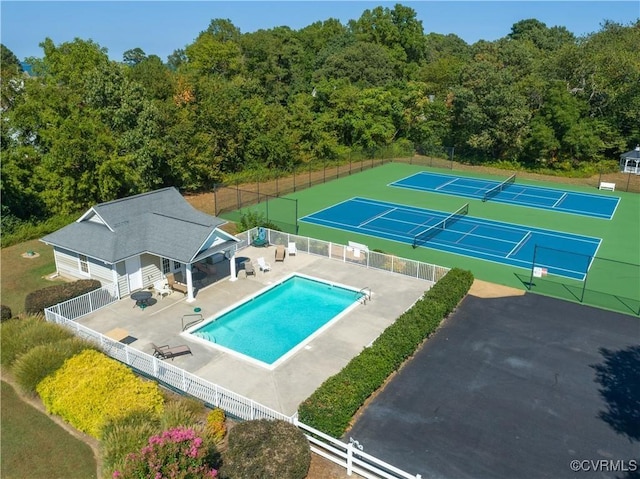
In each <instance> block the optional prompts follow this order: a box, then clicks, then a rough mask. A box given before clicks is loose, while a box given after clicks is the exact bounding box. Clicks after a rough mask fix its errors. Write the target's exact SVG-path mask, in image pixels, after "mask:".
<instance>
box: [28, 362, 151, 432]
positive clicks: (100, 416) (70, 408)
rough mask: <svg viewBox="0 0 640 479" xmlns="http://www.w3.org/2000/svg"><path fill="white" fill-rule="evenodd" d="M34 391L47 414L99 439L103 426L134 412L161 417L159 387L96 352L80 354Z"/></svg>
mask: <svg viewBox="0 0 640 479" xmlns="http://www.w3.org/2000/svg"><path fill="white" fill-rule="evenodd" d="M36 391H37V392H38V394H39V395H40V397H41V398H42V402H43V403H44V405H45V408H46V409H47V411H48V412H49V413H51V414H58V415H59V416H61V417H62V418H63V419H64V420H65V421H67V422H68V423H69V424H71V425H72V426H74V427H75V428H76V429H79V430H80V431H83V432H86V433H87V434H90V435H91V436H93V437H98V436H99V434H100V431H101V429H102V428H103V426H104V425H105V423H106V422H107V421H109V420H111V419H116V418H119V417H124V416H127V415H129V414H131V413H132V412H133V411H148V412H150V413H157V414H160V413H161V412H162V409H163V398H162V394H161V392H160V389H159V387H158V385H157V384H156V383H154V382H151V381H145V380H143V379H140V378H138V377H136V376H135V375H134V374H133V372H131V371H130V370H129V369H128V368H127V367H126V366H124V365H122V364H120V363H118V362H117V361H115V360H113V359H110V358H108V357H106V356H104V355H103V354H101V353H99V352H96V351H83V352H82V353H80V354H76V355H75V356H73V357H72V358H70V359H68V360H67V361H66V362H65V363H64V365H63V366H62V368H60V369H58V370H57V371H56V372H55V373H54V374H53V375H51V376H48V377H46V378H45V379H44V380H43V381H42V382H41V383H40V384H38V387H37V388H36Z"/></svg>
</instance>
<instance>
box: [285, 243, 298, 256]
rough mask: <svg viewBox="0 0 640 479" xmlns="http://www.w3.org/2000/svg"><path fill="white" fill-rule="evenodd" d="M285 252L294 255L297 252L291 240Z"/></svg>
mask: <svg viewBox="0 0 640 479" xmlns="http://www.w3.org/2000/svg"><path fill="white" fill-rule="evenodd" d="M287 252H288V253H289V256H295V255H296V253H298V248H297V247H296V244H295V243H294V242H293V241H290V242H289V245H288V246H287Z"/></svg>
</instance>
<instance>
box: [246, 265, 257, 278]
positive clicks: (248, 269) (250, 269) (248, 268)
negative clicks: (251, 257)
mask: <svg viewBox="0 0 640 479" xmlns="http://www.w3.org/2000/svg"><path fill="white" fill-rule="evenodd" d="M244 271H245V273H246V274H247V276H249V275H250V274H252V275H253V276H255V275H256V270H255V269H254V268H253V263H252V262H251V261H245V262H244Z"/></svg>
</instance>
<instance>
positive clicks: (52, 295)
mask: <svg viewBox="0 0 640 479" xmlns="http://www.w3.org/2000/svg"><path fill="white" fill-rule="evenodd" d="M101 286H102V285H101V284H100V281H97V280H95V279H81V280H78V281H74V282H73V283H64V284H56V285H55V286H49V287H48V288H42V289H38V290H36V291H32V292H31V293H29V294H28V295H27V297H26V298H25V300H24V310H25V312H26V313H27V314H42V313H43V312H44V309H45V308H49V307H51V306H54V305H56V304H58V303H62V302H64V301H68V300H70V299H72V298H75V297H77V296H82V295H83V294H86V293H88V292H90V291H93V290H94V289H99V288H100V287H101Z"/></svg>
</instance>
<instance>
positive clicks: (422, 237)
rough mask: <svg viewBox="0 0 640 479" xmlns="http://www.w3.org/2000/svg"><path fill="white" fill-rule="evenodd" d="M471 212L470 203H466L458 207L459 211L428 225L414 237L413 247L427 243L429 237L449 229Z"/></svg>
mask: <svg viewBox="0 0 640 479" xmlns="http://www.w3.org/2000/svg"><path fill="white" fill-rule="evenodd" d="M468 213H469V203H466V204H465V205H463V206H462V207H460V208H458V210H457V211H455V212H454V213H452V214H450V215H449V216H447V217H446V218H445V219H443V220H442V221H439V222H438V223H436V224H435V225H433V226H430V227H428V228H427V229H425V230H423V231H421V232H420V233H418V234H417V235H415V236H414V237H413V247H414V248H417V247H418V246H420V245H423V244H425V243H426V242H427V241H429V239H431V238H433V237H434V236H435V235H436V234H438V233H439V232H440V231H443V230H446V229H448V228H449V227H450V226H451V225H452V224H453V223H455V222H456V221H458V220H459V219H460V218H462V217H463V216H466V215H467V214H468Z"/></svg>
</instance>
